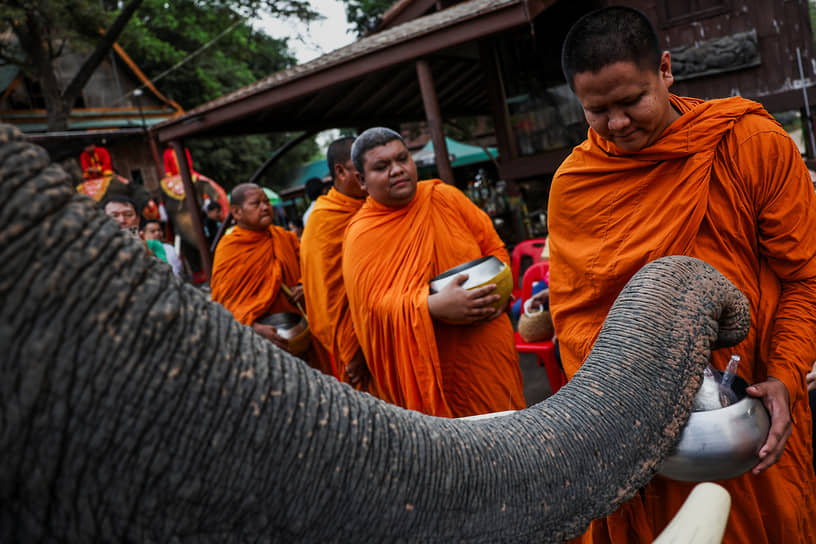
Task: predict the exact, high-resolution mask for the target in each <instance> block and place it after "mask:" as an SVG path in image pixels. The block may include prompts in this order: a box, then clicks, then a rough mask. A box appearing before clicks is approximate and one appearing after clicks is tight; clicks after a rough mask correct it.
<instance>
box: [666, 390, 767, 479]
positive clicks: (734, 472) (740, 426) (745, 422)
mask: <svg viewBox="0 0 816 544" xmlns="http://www.w3.org/2000/svg"><path fill="white" fill-rule="evenodd" d="M746 387H748V383H746V381H745V380H743V379H742V378H740V377H739V376H737V377H736V378H735V379H734V385H733V389H734V391H736V393H737V398H739V399H740V400H739V401H737V402H736V403H734V404H732V405H731V406H727V407H725V408H718V409H716V410H708V411H705V412H693V413H692V414H691V417H689V420H688V422H687V423H686V426H685V427H684V428H683V434H682V435H681V437H680V442H679V443H678V444H677V447H676V448H675V450H674V451H673V452H672V453H671V454H670V455H669V457H667V458H666V460H665V461H664V463H663V466H662V467H661V468H660V472H659V474H660V475H662V476H665V477H666V478H671V479H672V480H681V481H684V482H704V481H717V480H728V479H729V478H735V477H737V476H739V475H741V474H744V473H746V472H748V471H749V470H751V469H752V468H753V467H754V466H755V465H756V464H757V463H759V457H757V453H758V452H759V448H760V447H761V446H762V444H764V443H765V439H766V438H767V436H768V430H769V429H770V427H771V420H770V417H769V416H768V411H767V410H766V409H765V406H764V405H763V404H762V401H761V400H759V399H757V398H754V397H749V396H747V394H746V393H745V388H746Z"/></svg>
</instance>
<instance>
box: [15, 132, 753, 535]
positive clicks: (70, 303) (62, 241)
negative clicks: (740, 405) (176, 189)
mask: <svg viewBox="0 0 816 544" xmlns="http://www.w3.org/2000/svg"><path fill="white" fill-rule="evenodd" d="M72 193H73V191H72V189H71V187H70V186H69V185H68V184H67V177H66V176H65V174H64V173H63V172H62V170H60V169H59V168H58V167H56V166H51V165H50V164H49V159H48V157H47V155H46V154H45V152H44V151H42V150H41V149H40V148H38V147H35V146H32V145H30V144H27V143H24V142H23V141H22V137H21V135H20V133H19V132H17V131H16V130H14V129H11V128H9V127H7V126H0V253H1V255H0V267H2V269H1V270H2V272H1V273H0V299H2V300H3V301H4V302H3V304H2V320H0V346H2V347H3V351H4V353H3V357H2V359H0V366H1V367H2V376H0V422H2V424H1V425H0V456H2V459H3V462H2V465H0V467H2V468H0V494H1V495H0V497H2V498H0V501H2V502H0V519H1V520H2V521H0V541H3V542H12V541H21V542H30V541H35V540H39V539H45V540H59V541H66V542H89V541H103V542H114V541H130V542H181V541H187V540H190V541H204V542H232V541H249V540H251V541H278V542H290V541H306V542H323V541H332V540H336V541H341V542H365V541H370V542H393V541H397V540H400V541H438V542H449V541H482V542H500V541H510V542H523V541H539V542H540V541H554V542H556V541H562V540H565V539H567V538H569V537H571V536H574V535H576V534H578V533H580V532H581V531H582V529H584V528H585V527H586V525H587V524H588V523H589V521H590V520H592V519H593V518H598V517H601V516H604V515H605V514H607V513H609V512H611V511H613V510H614V509H615V508H616V507H617V506H618V505H619V504H620V503H621V502H623V501H624V500H626V499H627V498H628V497H630V496H632V495H633V494H634V493H635V492H636V491H637V490H638V489H639V488H640V487H641V486H643V485H644V484H645V483H646V482H648V481H649V479H650V478H651V477H652V476H653V475H654V474H655V472H656V471H657V470H658V468H659V466H660V464H661V461H662V460H663V458H664V457H665V455H666V454H667V453H668V452H669V451H670V450H671V448H672V446H673V445H674V444H675V443H676V441H677V440H678V438H679V432H680V429H681V428H682V426H683V424H684V422H685V421H686V419H687V417H688V415H689V411H690V406H691V403H692V398H693V395H694V392H695V391H696V389H697V387H698V386H699V384H700V379H701V375H702V368H703V367H704V366H705V364H706V362H707V361H708V358H709V355H710V350H711V349H713V347H714V346H715V344H721V345H731V344H734V343H736V342H738V341H739V340H740V339H741V338H742V337H743V336H744V335H745V334H746V332H747V327H748V323H749V318H748V306H747V303H746V302H745V300H744V298H743V297H742V295H741V294H740V293H739V292H738V291H737V290H736V289H735V288H734V287H733V286H732V285H731V284H730V283H728V282H727V281H726V280H725V279H724V278H723V277H722V276H721V275H720V274H719V273H717V272H716V271H715V270H713V269H712V268H711V267H710V266H708V265H706V264H705V263H702V262H701V261H697V260H694V259H689V258H677V257H671V258H665V259H661V260H659V261H656V262H654V263H652V264H650V265H648V266H647V267H645V268H644V269H643V270H642V271H641V272H640V273H638V274H637V275H636V276H635V277H634V278H633V279H632V280H631V281H630V283H629V284H628V285H627V287H626V289H625V290H624V292H623V293H622V294H621V295H620V297H619V298H618V300H617V301H616V303H615V306H614V308H613V309H612V311H611V312H610V315H609V317H608V319H607V322H606V323H605V325H604V329H603V331H602V333H601V335H600V336H599V338H598V340H597V342H596V344H595V347H594V349H593V351H592V354H591V355H590V357H589V359H588V360H587V362H586V364H585V365H584V367H583V368H582V370H581V371H580V372H579V373H578V374H577V375H576V376H575V377H574V379H573V380H572V381H571V382H570V383H568V384H567V385H566V386H565V387H563V388H562V389H561V391H559V393H558V394H556V395H554V396H553V397H551V398H549V399H548V400H547V401H545V402H543V403H540V404H538V405H536V406H534V407H531V408H528V409H527V410H523V411H520V412H518V413H515V414H511V415H508V416H505V417H501V418H495V419H487V420H482V421H463V420H447V419H441V418H433V417H428V416H425V415H422V414H419V413H416V412H409V411H406V410H402V409H400V408H397V407H395V406H391V405H387V404H385V403H383V402H380V401H378V400H376V399H374V398H373V397H370V396H368V395H364V394H360V393H358V392H356V391H354V390H353V389H351V388H350V387H347V386H346V385H343V384H340V383H339V382H337V381H336V380H333V379H330V378H327V377H325V376H323V375H321V374H319V373H317V372H315V371H312V370H311V369H309V368H308V367H307V366H306V365H304V364H303V363H301V362H300V361H299V360H297V359H295V358H293V357H291V356H289V355H287V354H285V353H283V352H282V351H280V350H278V349H276V348H275V347H274V346H273V345H272V344H270V343H268V342H266V341H264V340H263V339H262V338H261V337H260V336H257V335H256V334H254V333H253V332H252V331H251V329H249V328H247V327H244V326H241V325H239V324H238V323H237V322H235V321H234V320H233V319H232V318H231V316H230V314H229V313H228V312H227V311H226V310H224V309H223V308H222V307H220V306H218V305H215V304H211V303H210V302H209V301H208V300H207V299H206V297H205V296H204V295H203V294H201V293H200V292H199V291H197V290H196V289H194V288H193V287H191V286H189V285H184V284H182V283H181V282H179V281H177V280H176V279H175V278H174V277H173V276H172V273H171V272H170V270H169V268H168V267H166V266H165V265H164V264H163V263H160V262H158V261H156V260H154V259H152V258H150V257H148V256H147V255H145V253H144V250H143V247H142V246H141V245H140V244H139V243H138V242H137V241H135V240H132V239H130V238H129V237H128V236H127V235H125V234H123V233H121V232H120V231H119V230H118V229H117V227H116V225H115V224H114V223H113V222H111V221H110V220H108V219H107V218H105V217H104V216H103V215H102V214H101V213H100V212H99V210H96V209H94V208H93V207H92V206H91V205H90V204H91V202H90V200H89V199H87V198H85V197H79V196H75V195H73V194H72ZM678 316H679V317H678Z"/></svg>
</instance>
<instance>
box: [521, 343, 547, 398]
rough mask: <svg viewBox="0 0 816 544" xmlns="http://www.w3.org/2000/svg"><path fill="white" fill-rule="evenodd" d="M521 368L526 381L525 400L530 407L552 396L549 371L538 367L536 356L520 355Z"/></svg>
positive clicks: (530, 354) (531, 354) (529, 354)
mask: <svg viewBox="0 0 816 544" xmlns="http://www.w3.org/2000/svg"><path fill="white" fill-rule="evenodd" d="M519 366H521V376H522V378H523V379H524V399H525V400H526V401H527V405H528V406H531V405H533V404H536V403H538V402H541V401H542V400H544V399H546V398H547V397H549V396H550V395H551V392H550V382H549V381H547V371H546V370H545V369H544V367H543V366H538V358H537V357H536V356H535V354H533V353H520V354H519Z"/></svg>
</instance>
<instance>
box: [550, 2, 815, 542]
mask: <svg viewBox="0 0 816 544" xmlns="http://www.w3.org/2000/svg"><path fill="white" fill-rule="evenodd" d="M562 64H563V69H564V74H565V76H566V80H567V82H568V83H569V85H570V86H571V87H572V89H573V90H574V91H575V94H576V96H577V97H578V100H579V101H580V103H581V105H582V106H583V109H584V113H585V115H586V119H587V121H588V123H589V126H590V129H589V134H588V137H587V140H586V141H585V142H583V144H581V145H580V146H578V147H576V148H575V149H574V150H573V152H572V154H571V155H570V156H569V157H568V158H567V159H566V160H565V161H564V163H563V164H562V165H561V167H560V168H559V169H558V171H557V172H556V175H555V178H554V180H553V185H552V192H551V194H550V203H549V234H550V239H549V241H550V271H551V273H550V280H551V283H550V308H551V311H552V315H553V321H554V323H555V328H556V335H557V337H558V339H559V341H560V348H561V357H562V359H563V363H564V368H565V371H566V373H567V376H568V377H571V376H572V375H573V374H574V373H575V372H576V371H577V370H578V368H579V367H580V366H581V364H582V362H583V361H584V359H585V358H586V356H587V354H588V353H589V350H590V348H591V347H592V344H593V342H594V341H595V338H596V337H597V335H598V332H599V330H600V328H601V325H602V323H603V320H604V318H605V317H606V314H607V312H608V310H609V308H610V307H611V305H612V302H613V301H614V299H615V297H616V296H617V295H618V293H619V292H620V291H621V289H622V288H623V286H624V284H625V283H626V282H627V280H629V278H630V277H631V276H632V275H633V274H634V273H635V272H636V271H637V270H638V269H639V268H641V267H642V266H643V265H645V264H646V263H648V262H650V261H652V260H654V259H657V258H659V257H662V256H665V255H674V254H680V255H689V256H693V257H697V258H700V259H702V260H704V261H706V262H708V263H710V264H711V265H713V266H714V267H715V268H717V269H718V270H719V271H720V272H722V273H723V274H724V275H725V276H726V277H728V279H730V280H731V281H732V282H733V283H734V284H735V285H736V286H737V287H738V288H739V289H740V290H741V291H742V292H743V293H744V294H745V295H746V296H747V297H748V299H749V301H750V304H751V321H752V322H751V330H750V332H749V334H748V337H747V338H746V339H745V340H744V341H743V342H742V343H740V344H739V345H738V346H735V347H733V348H727V349H720V350H715V351H714V352H713V354H712V358H711V362H712V364H713V365H714V366H715V367H717V368H719V369H721V370H722V369H723V368H724V367H725V365H726V364H727V361H728V359H729V356H730V355H731V354H732V353H736V354H739V355H740V356H741V358H742V361H741V363H740V366H739V371H738V374H739V375H740V376H741V377H743V378H744V379H745V380H746V381H747V382H748V383H749V384H752V385H751V387H749V388H748V394H749V395H751V396H753V397H757V398H759V399H761V400H762V402H763V403H764V404H765V406H766V407H767V408H768V411H769V413H770V415H771V429H770V433H769V435H768V438H767V440H766V442H765V444H764V445H762V446H761V448H760V450H759V458H758V460H757V464H756V466H755V467H754V468H753V469H752V470H751V471H750V472H749V473H748V474H745V475H743V476H740V477H738V478H734V479H731V480H728V481H724V482H719V483H721V484H722V485H723V486H724V487H725V488H726V489H727V490H728V491H729V492H730V494H731V500H732V508H731V513H730V518H729V521H728V526H727V528H726V533H725V539H724V540H723V542H727V543H734V544H736V543H745V542H751V543H752V544H757V543H786V544H788V543H797V542H816V496H814V492H815V491H816V482H814V472H813V467H812V465H811V456H812V450H811V437H810V432H811V427H810V425H811V423H810V422H811V416H810V411H809V409H808V403H807V394H806V388H805V374H806V372H807V370H808V369H809V368H810V364H811V363H812V362H813V361H814V359H816V236H814V232H816V199H814V192H813V186H812V184H811V183H810V179H809V177H808V172H807V168H806V167H805V165H804V164H803V162H802V159H801V157H800V155H799V152H798V150H797V147H796V145H795V144H794V142H793V141H791V139H790V138H789V137H788V135H787V133H786V132H785V131H784V130H783V129H782V127H780V126H779V124H778V123H776V122H775V121H774V120H773V118H772V117H771V116H770V115H768V113H767V112H766V111H765V110H764V109H763V108H762V107H761V106H760V105H759V104H757V103H755V102H751V101H748V100H744V99H742V98H739V97H733V98H726V99H720V100H711V101H702V100H697V99H694V98H684V97H679V96H675V95H672V94H670V93H669V87H670V85H671V84H672V82H673V77H672V73H671V58H670V55H669V53H668V52H661V49H660V47H659V41H658V38H657V35H656V32H655V30H654V28H653V26H652V24H651V23H650V21H649V20H648V18H646V16H645V15H643V14H642V13H640V12H639V11H636V10H633V9H630V8H624V7H610V8H605V9H602V10H599V11H596V12H592V13H590V14H588V15H586V16H585V17H584V18H582V19H580V20H579V21H578V22H576V24H575V25H574V27H573V28H572V29H571V30H570V31H569V33H568V35H567V37H566V39H565V41H564V45H563V51H562ZM610 447H614V445H610ZM692 486H693V484H690V483H682V482H674V481H670V480H668V479H665V478H662V477H660V476H657V477H655V478H654V479H653V480H652V482H650V483H649V484H648V485H647V486H646V488H645V489H644V490H643V491H642V492H641V493H640V494H639V495H638V496H636V497H635V498H634V499H632V500H631V501H629V502H627V503H625V504H624V505H623V506H621V507H620V508H619V509H618V510H617V511H616V512H615V513H613V514H612V515H610V516H609V517H608V518H606V519H602V520H596V521H594V522H593V523H592V525H591V526H590V528H589V530H588V531H587V533H586V534H585V535H584V536H583V537H582V539H580V540H581V541H582V542H592V543H604V542H615V543H627V544H628V543H633V542H634V543H637V542H642V543H645V542H651V541H652V540H653V538H654V537H655V536H656V535H657V534H658V533H659V531H660V530H661V529H663V527H664V526H665V525H666V524H667V523H668V522H669V520H670V519H671V517H672V515H674V513H676V512H677V510H678V509H679V507H680V504H681V502H682V501H683V499H685V498H686V496H687V495H688V494H689V492H690V491H691V488H692Z"/></svg>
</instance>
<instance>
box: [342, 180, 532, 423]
mask: <svg viewBox="0 0 816 544" xmlns="http://www.w3.org/2000/svg"><path fill="white" fill-rule="evenodd" d="M485 255H495V256H496V257H498V258H499V259H501V260H502V261H504V262H505V263H509V262H510V259H509V257H508V254H507V250H506V249H505V248H504V244H503V243H502V241H501V239H500V238H499V236H498V235H497V234H496V231H495V229H494V228H493V224H492V223H491V221H490V218H489V217H488V216H487V215H486V214H485V213H484V212H482V211H481V210H480V209H479V208H477V207H476V205H474V204H473V203H472V202H470V200H468V199H467V197H466V196H465V195H464V194H462V192H461V191H459V190H458V189H456V188H455V187H452V186H449V185H445V184H444V183H442V182H441V181H440V180H430V181H423V182H419V183H418V185H417V193H416V196H415V197H414V199H413V200H412V201H411V202H410V203H409V204H408V205H406V206H404V207H402V208H390V207H388V206H384V205H382V204H379V203H377V202H375V201H374V200H373V199H371V198H368V199H367V200H366V202H365V204H364V205H363V207H362V208H361V209H360V211H359V212H357V214H356V215H355V216H354V217H353V218H352V219H351V222H350V223H349V226H348V229H347V230H346V237H345V240H344V249H343V279H344V283H345V286H346V292H347V294H348V300H349V307H350V309H351V316H352V320H353V322H354V329H355V331H357V337H358V339H359V341H360V345H361V346H362V349H363V353H364V354H365V357H366V361H367V362H368V366H369V368H370V369H371V373H372V376H373V379H374V381H375V385H376V387H377V389H378V391H379V394H380V396H381V397H382V398H383V399H384V400H386V401H388V402H391V403H394V404H397V405H399V406H402V407H405V408H408V409H411V410H417V411H420V412H424V413H426V414H431V415H435V416H443V417H460V416H469V415H474V414H479V413H487V412H496V411H501V410H509V409H520V408H524V406H525V401H524V394H523V387H522V380H521V372H520V369H519V364H518V354H517V353H516V349H515V342H514V340H513V328H512V325H511V324H510V319H509V317H508V316H507V315H506V314H505V315H501V316H499V317H498V318H496V319H493V320H490V321H481V322H478V323H474V324H472V325H450V324H446V323H441V322H438V321H434V320H432V318H431V315H430V312H429V311H428V295H429V288H428V281H429V280H430V279H431V278H432V277H434V276H436V275H438V274H440V273H441V272H444V271H445V270H448V269H449V268H452V267H454V266H457V265H459V264H462V263H464V262H467V261H471V260H473V259H477V258H479V257H482V256H485Z"/></svg>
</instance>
